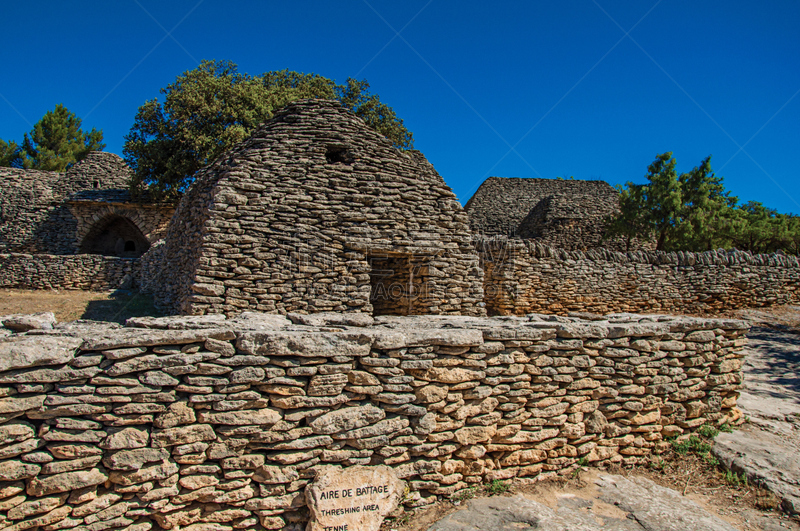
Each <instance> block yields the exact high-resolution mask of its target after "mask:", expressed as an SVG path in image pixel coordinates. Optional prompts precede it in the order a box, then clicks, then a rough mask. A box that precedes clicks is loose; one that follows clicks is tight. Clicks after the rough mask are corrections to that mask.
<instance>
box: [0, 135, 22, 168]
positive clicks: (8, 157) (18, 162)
mask: <svg viewBox="0 0 800 531" xmlns="http://www.w3.org/2000/svg"><path fill="white" fill-rule="evenodd" d="M0 166H5V167H9V166H10V167H13V168H21V167H22V158H21V156H20V147H19V145H18V144H17V143H16V142H14V141H13V140H12V141H10V142H6V141H5V140H3V139H2V138H0Z"/></svg>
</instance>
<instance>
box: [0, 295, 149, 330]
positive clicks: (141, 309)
mask: <svg viewBox="0 0 800 531" xmlns="http://www.w3.org/2000/svg"><path fill="white" fill-rule="evenodd" d="M38 312H53V313H54V314H55V316H56V319H57V320H58V321H60V322H63V321H76V320H78V319H90V320H93V321H111V322H115V323H124V322H125V320H126V319H128V318H129V317H142V316H146V315H160V314H159V313H158V311H157V310H156V309H155V307H154V306H153V298H152V296H150V295H142V294H141V293H138V292H136V291H127V290H116V291H77V290H63V291H47V290H21V289H0V315H8V314H13V313H38Z"/></svg>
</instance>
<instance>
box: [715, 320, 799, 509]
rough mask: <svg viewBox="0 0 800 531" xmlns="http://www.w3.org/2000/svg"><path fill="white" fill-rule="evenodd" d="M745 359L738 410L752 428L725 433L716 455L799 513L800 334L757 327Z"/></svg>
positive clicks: (754, 329)
mask: <svg viewBox="0 0 800 531" xmlns="http://www.w3.org/2000/svg"><path fill="white" fill-rule="evenodd" d="M748 336H749V337H750V344H749V345H748V352H747V356H746V357H745V368H744V371H745V380H744V387H743V389H742V394H741V396H740V398H739V402H738V404H739V408H740V409H741V410H742V411H743V412H744V414H745V415H747V417H748V419H749V421H750V422H749V423H748V424H747V425H745V426H744V427H743V428H742V429H740V430H737V431H734V432H733V433H722V434H720V435H719V436H718V437H717V439H716V442H715V445H714V453H715V454H716V455H717V457H718V458H719V459H720V460H721V461H722V462H723V463H725V465H726V466H727V467H728V468H731V469H732V470H734V471H736V472H740V473H741V472H744V473H746V474H747V477H748V479H749V480H751V481H757V482H759V483H762V484H763V485H764V486H765V487H766V488H768V489H769V490H770V491H772V492H774V493H775V494H776V495H778V496H779V497H780V498H782V500H783V502H782V504H783V508H784V510H786V511H787V512H789V513H790V514H798V513H800V335H798V334H796V333H791V332H789V331H788V330H776V329H771V328H753V329H752V330H751V332H750V334H748Z"/></svg>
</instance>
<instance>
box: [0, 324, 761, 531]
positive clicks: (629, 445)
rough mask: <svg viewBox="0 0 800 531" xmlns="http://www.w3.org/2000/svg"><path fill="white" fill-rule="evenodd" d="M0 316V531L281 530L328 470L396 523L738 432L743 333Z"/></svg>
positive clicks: (294, 522) (705, 328)
mask: <svg viewBox="0 0 800 531" xmlns="http://www.w3.org/2000/svg"><path fill="white" fill-rule="evenodd" d="M0 322H4V323H8V326H11V327H12V328H13V329H14V330H17V331H16V332H14V331H12V330H11V329H0V336H5V337H4V338H3V339H0V441H2V443H1V444H0V528H3V529H7V530H9V531H23V530H25V529H30V528H33V527H39V528H40V529H41V530H42V531H55V530H57V529H67V528H74V529H87V530H92V531H103V530H105V529H125V530H126V531H147V530H148V529H151V528H152V529H178V528H180V529H181V530H191V531H208V530H215V531H216V530H219V531H232V530H234V529H244V528H254V527H257V526H258V525H260V526H262V527H263V528H265V529H295V530H300V529H302V528H303V526H305V524H306V522H307V521H308V520H309V517H310V515H309V511H308V508H307V505H306V504H307V501H306V500H307V494H306V487H307V485H308V484H309V483H310V482H311V481H312V480H313V479H314V477H315V476H316V474H317V472H318V471H320V470H322V469H323V468H325V467H330V466H338V467H344V468H347V467H353V466H357V465H364V466H369V467H374V466H378V465H383V466H387V467H391V469H392V470H393V472H394V474H395V475H396V476H397V477H398V478H400V479H402V480H403V481H405V482H407V486H408V488H409V490H408V492H407V493H406V495H404V497H403V499H402V503H403V504H404V505H405V506H406V507H413V506H420V505H425V504H428V503H431V502H433V501H434V500H436V498H437V497H438V496H449V495H452V494H453V493H455V492H458V491H460V490H462V489H464V488H467V487H469V486H470V485H475V484H480V483H484V482H487V481H491V480H494V479H508V478H513V477H517V478H523V479H524V478H530V479H531V480H537V479H541V478H543V477H547V476H549V475H553V474H559V473H561V474H563V473H569V471H570V470H572V469H573V468H574V467H575V466H576V463H577V461H578V460H579V459H581V458H583V459H584V460H585V461H588V462H593V463H622V464H634V463H639V462H642V461H645V460H647V459H648V458H649V456H650V455H652V454H654V453H659V452H661V451H663V450H665V449H666V448H668V447H669V443H668V442H667V441H666V440H665V439H666V438H667V437H675V436H681V435H683V436H686V435H687V434H688V433H691V432H692V431H694V430H695V429H697V428H698V427H699V426H701V425H702V424H704V423H707V422H712V423H722V422H732V423H735V422H737V421H738V419H739V417H740V413H739V411H738V410H737V409H736V399H737V396H738V389H739V386H740V384H741V378H742V373H741V366H742V356H743V353H742V350H741V349H742V346H743V345H744V344H745V342H746V338H745V333H746V332H747V324H745V323H744V322H742V321H735V320H719V319H716V320H715V319H699V318H673V317H666V316H635V315H630V314H619V315H609V316H606V317H605V318H603V319H602V320H596V321H582V320H579V319H575V318H563V317H548V316H541V315H531V316H528V317H522V318H513V317H512V318H493V319H489V318H477V317H458V316H424V317H379V318H376V319H375V320H374V322H373V320H372V319H371V318H370V317H369V316H367V315H364V314H325V313H323V314H315V315H295V314H290V315H289V316H288V318H287V317H283V316H278V315H266V314H253V313H245V314H241V315H240V316H238V317H235V318H229V319H226V318H225V317H223V316H221V315H207V316H197V317H168V318H136V319H132V320H130V321H129V326H127V327H120V326H118V325H113V324H103V323H86V322H80V321H79V322H74V323H55V324H53V322H52V319H44V318H37V319H33V318H30V319H25V318H22V317H20V316H13V317H7V318H6V317H0ZM37 323H41V324H37ZM25 330H27V332H26V331H25Z"/></svg>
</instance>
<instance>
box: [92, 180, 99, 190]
mask: <svg viewBox="0 0 800 531" xmlns="http://www.w3.org/2000/svg"><path fill="white" fill-rule="evenodd" d="M92 188H94V189H95V190H97V189H98V188H100V181H93V182H92Z"/></svg>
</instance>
